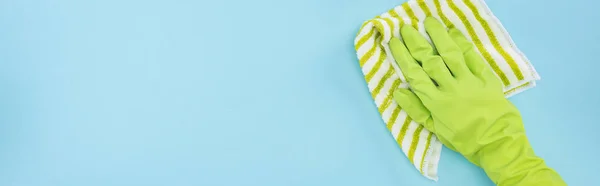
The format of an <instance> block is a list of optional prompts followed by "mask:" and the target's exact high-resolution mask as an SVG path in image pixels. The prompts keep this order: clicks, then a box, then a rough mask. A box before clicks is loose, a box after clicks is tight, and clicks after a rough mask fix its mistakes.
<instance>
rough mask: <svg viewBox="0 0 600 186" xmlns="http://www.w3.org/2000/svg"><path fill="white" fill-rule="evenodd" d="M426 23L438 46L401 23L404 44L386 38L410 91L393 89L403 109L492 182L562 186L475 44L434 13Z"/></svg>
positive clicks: (428, 31) (562, 182)
mask: <svg viewBox="0 0 600 186" xmlns="http://www.w3.org/2000/svg"><path fill="white" fill-rule="evenodd" d="M425 29H426V30H427V33H428V34H429V36H430V37H431V40H432V41H433V44H434V45H435V48H436V49H437V51H436V50H434V48H433V46H431V44H429V43H428V42H427V40H426V39H425V38H424V37H422V36H421V35H420V34H419V32H418V31H417V30H415V29H414V28H412V27H410V26H404V27H402V29H401V35H402V38H403V39H404V43H403V42H402V41H400V40H399V39H398V38H392V40H391V41H390V43H389V44H390V48H391V51H392V55H393V56H394V58H395V59H396V63H397V64H398V65H399V66H400V68H401V69H402V72H403V74H404V76H405V77H406V79H407V81H408V83H409V85H410V87H411V89H412V91H411V90H409V89H404V88H401V89H398V90H396V91H395V92H394V99H395V100H396V102H397V103H398V104H399V105H400V107H402V108H403V109H404V110H405V111H406V112H407V113H408V115H409V116H410V117H411V118H412V119H413V120H414V121H416V122H417V123H420V124H422V125H424V127H425V128H426V129H428V130H429V131H431V132H433V133H434V134H436V136H437V137H438V138H439V139H440V141H441V142H442V143H443V144H444V145H446V146H447V147H448V148H450V149H452V150H455V151H457V152H459V153H461V154H462V155H463V156H465V157H466V158H467V159H468V160H469V161H471V162H472V163H474V164H476V165H478V166H480V167H482V168H483V169H484V170H485V172H486V173H487V175H488V176H489V177H490V179H491V180H492V181H493V182H494V183H496V184H497V185H527V186H530V185H543V186H553V185H566V183H565V182H564V181H563V180H562V179H561V178H560V176H559V175H558V174H557V173H556V172H555V171H553V170H552V169H551V168H549V167H547V166H546V164H545V163H544V160H542V158H540V157H538V156H536V155H535V154H534V152H533V149H532V148H531V145H530V144H529V142H528V140H527V137H526V136H525V129H524V128H523V123H522V120H521V115H520V114H519V111H518V110H517V108H516V107H515V106H514V105H513V104H511V103H510V102H509V101H508V100H507V99H506V98H505V97H504V94H503V91H502V83H501V81H500V80H499V78H497V77H496V76H495V75H494V73H493V72H492V70H491V69H490V67H489V66H488V65H487V64H486V63H485V61H484V60H483V59H482V58H481V56H480V55H479V54H478V53H477V52H476V51H475V49H474V46H473V44H472V43H471V42H470V41H469V40H467V39H466V38H465V37H464V36H463V35H462V34H461V32H460V31H459V30H457V29H456V28H451V29H450V30H449V31H447V30H446V29H445V28H444V27H443V26H442V25H441V23H439V22H438V21H437V20H436V19H435V18H427V19H426V20H425ZM405 44H406V46H405ZM438 53H439V54H438ZM419 63H420V64H421V65H419ZM432 80H433V81H432Z"/></svg>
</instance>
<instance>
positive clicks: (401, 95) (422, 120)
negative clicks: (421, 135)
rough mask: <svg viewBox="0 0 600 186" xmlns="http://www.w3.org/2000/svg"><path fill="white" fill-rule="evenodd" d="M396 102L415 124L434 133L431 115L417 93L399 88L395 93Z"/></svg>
mask: <svg viewBox="0 0 600 186" xmlns="http://www.w3.org/2000/svg"><path fill="white" fill-rule="evenodd" d="M394 100H395V101H396V103H398V105H399V106H400V108H402V109H403V110H404V111H405V112H406V114H408V116H409V117H411V118H412V119H413V120H414V121H415V122H417V123H419V124H422V125H423V127H425V128H426V129H427V130H429V131H431V132H434V128H433V126H432V125H433V122H431V113H430V112H429V110H428V109H427V108H426V107H425V105H423V102H421V100H420V99H419V97H418V96H417V95H416V94H415V93H413V92H412V91H410V90H409V89H406V88H399V89H396V90H395V91H394ZM434 133H435V132H434Z"/></svg>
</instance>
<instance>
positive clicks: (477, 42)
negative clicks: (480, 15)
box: [446, 0, 510, 86]
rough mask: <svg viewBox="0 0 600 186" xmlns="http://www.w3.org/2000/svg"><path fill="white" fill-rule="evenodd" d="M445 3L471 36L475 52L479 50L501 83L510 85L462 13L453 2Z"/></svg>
mask: <svg viewBox="0 0 600 186" xmlns="http://www.w3.org/2000/svg"><path fill="white" fill-rule="evenodd" d="M446 2H447V3H448V6H450V9H452V11H453V12H454V13H455V14H456V15H457V16H458V18H459V19H460V21H461V22H462V23H463V24H464V25H465V28H467V32H468V33H469V36H471V39H473V43H475V46H476V47H477V50H479V52H480V53H481V55H482V56H483V58H485V60H486V61H487V62H488V64H490V67H492V70H494V72H495V73H496V74H498V76H499V77H500V80H502V83H503V84H504V85H505V86H508V85H510V81H509V80H508V78H507V77H506V74H504V72H502V70H500V67H499V66H498V64H497V63H496V60H494V58H492V55H490V52H488V51H487V50H486V49H485V47H484V46H483V43H482V42H481V40H480V39H479V36H477V33H475V29H473V26H472V25H471V23H470V22H469V20H468V19H467V17H466V16H465V13H464V12H462V11H461V10H460V9H458V7H457V6H456V4H454V1H452V0H446Z"/></svg>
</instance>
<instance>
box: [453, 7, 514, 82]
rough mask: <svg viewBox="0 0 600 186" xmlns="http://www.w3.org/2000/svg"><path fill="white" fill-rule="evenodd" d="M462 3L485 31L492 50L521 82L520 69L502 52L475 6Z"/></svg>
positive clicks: (496, 39)
mask: <svg viewBox="0 0 600 186" xmlns="http://www.w3.org/2000/svg"><path fill="white" fill-rule="evenodd" d="M464 2H465V4H466V5H467V7H469V9H470V10H471V12H473V15H474V16H475V18H476V19H477V21H478V22H479V24H480V25H481V26H482V27H483V30H485V33H486V34H487V35H488V38H490V42H492V46H494V49H496V51H498V53H500V55H501V56H502V58H504V60H506V63H508V66H510V69H511V70H512V71H513V73H515V76H517V79H519V81H520V80H523V79H524V77H523V73H521V69H519V65H517V62H515V59H513V58H512V57H511V56H510V55H509V54H508V52H506V50H504V48H502V46H501V45H500V42H499V41H498V38H496V34H494V32H493V31H492V28H491V27H490V25H489V24H488V22H487V21H486V20H484V19H483V17H481V15H480V14H479V11H478V10H477V8H476V7H475V5H474V4H473V3H472V2H471V0H466V1H464Z"/></svg>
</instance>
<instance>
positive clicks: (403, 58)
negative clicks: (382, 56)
mask: <svg viewBox="0 0 600 186" xmlns="http://www.w3.org/2000/svg"><path fill="white" fill-rule="evenodd" d="M389 45H390V50H391V51H392V55H393V56H394V59H395V61H396V64H398V66H399V67H400V69H401V70H402V75H404V77H405V78H406V80H407V81H408V83H409V84H410V86H411V87H412V88H413V89H415V90H418V91H421V92H423V93H425V94H429V93H434V92H436V91H437V87H436V86H435V84H434V83H433V81H432V80H431V78H429V76H428V75H427V73H425V71H423V68H421V66H419V64H418V63H417V62H416V61H415V59H414V58H413V57H412V56H411V55H410V53H409V52H408V49H406V46H404V43H402V41H400V39H398V38H395V37H393V38H392V39H391V40H390V43H389Z"/></svg>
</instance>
